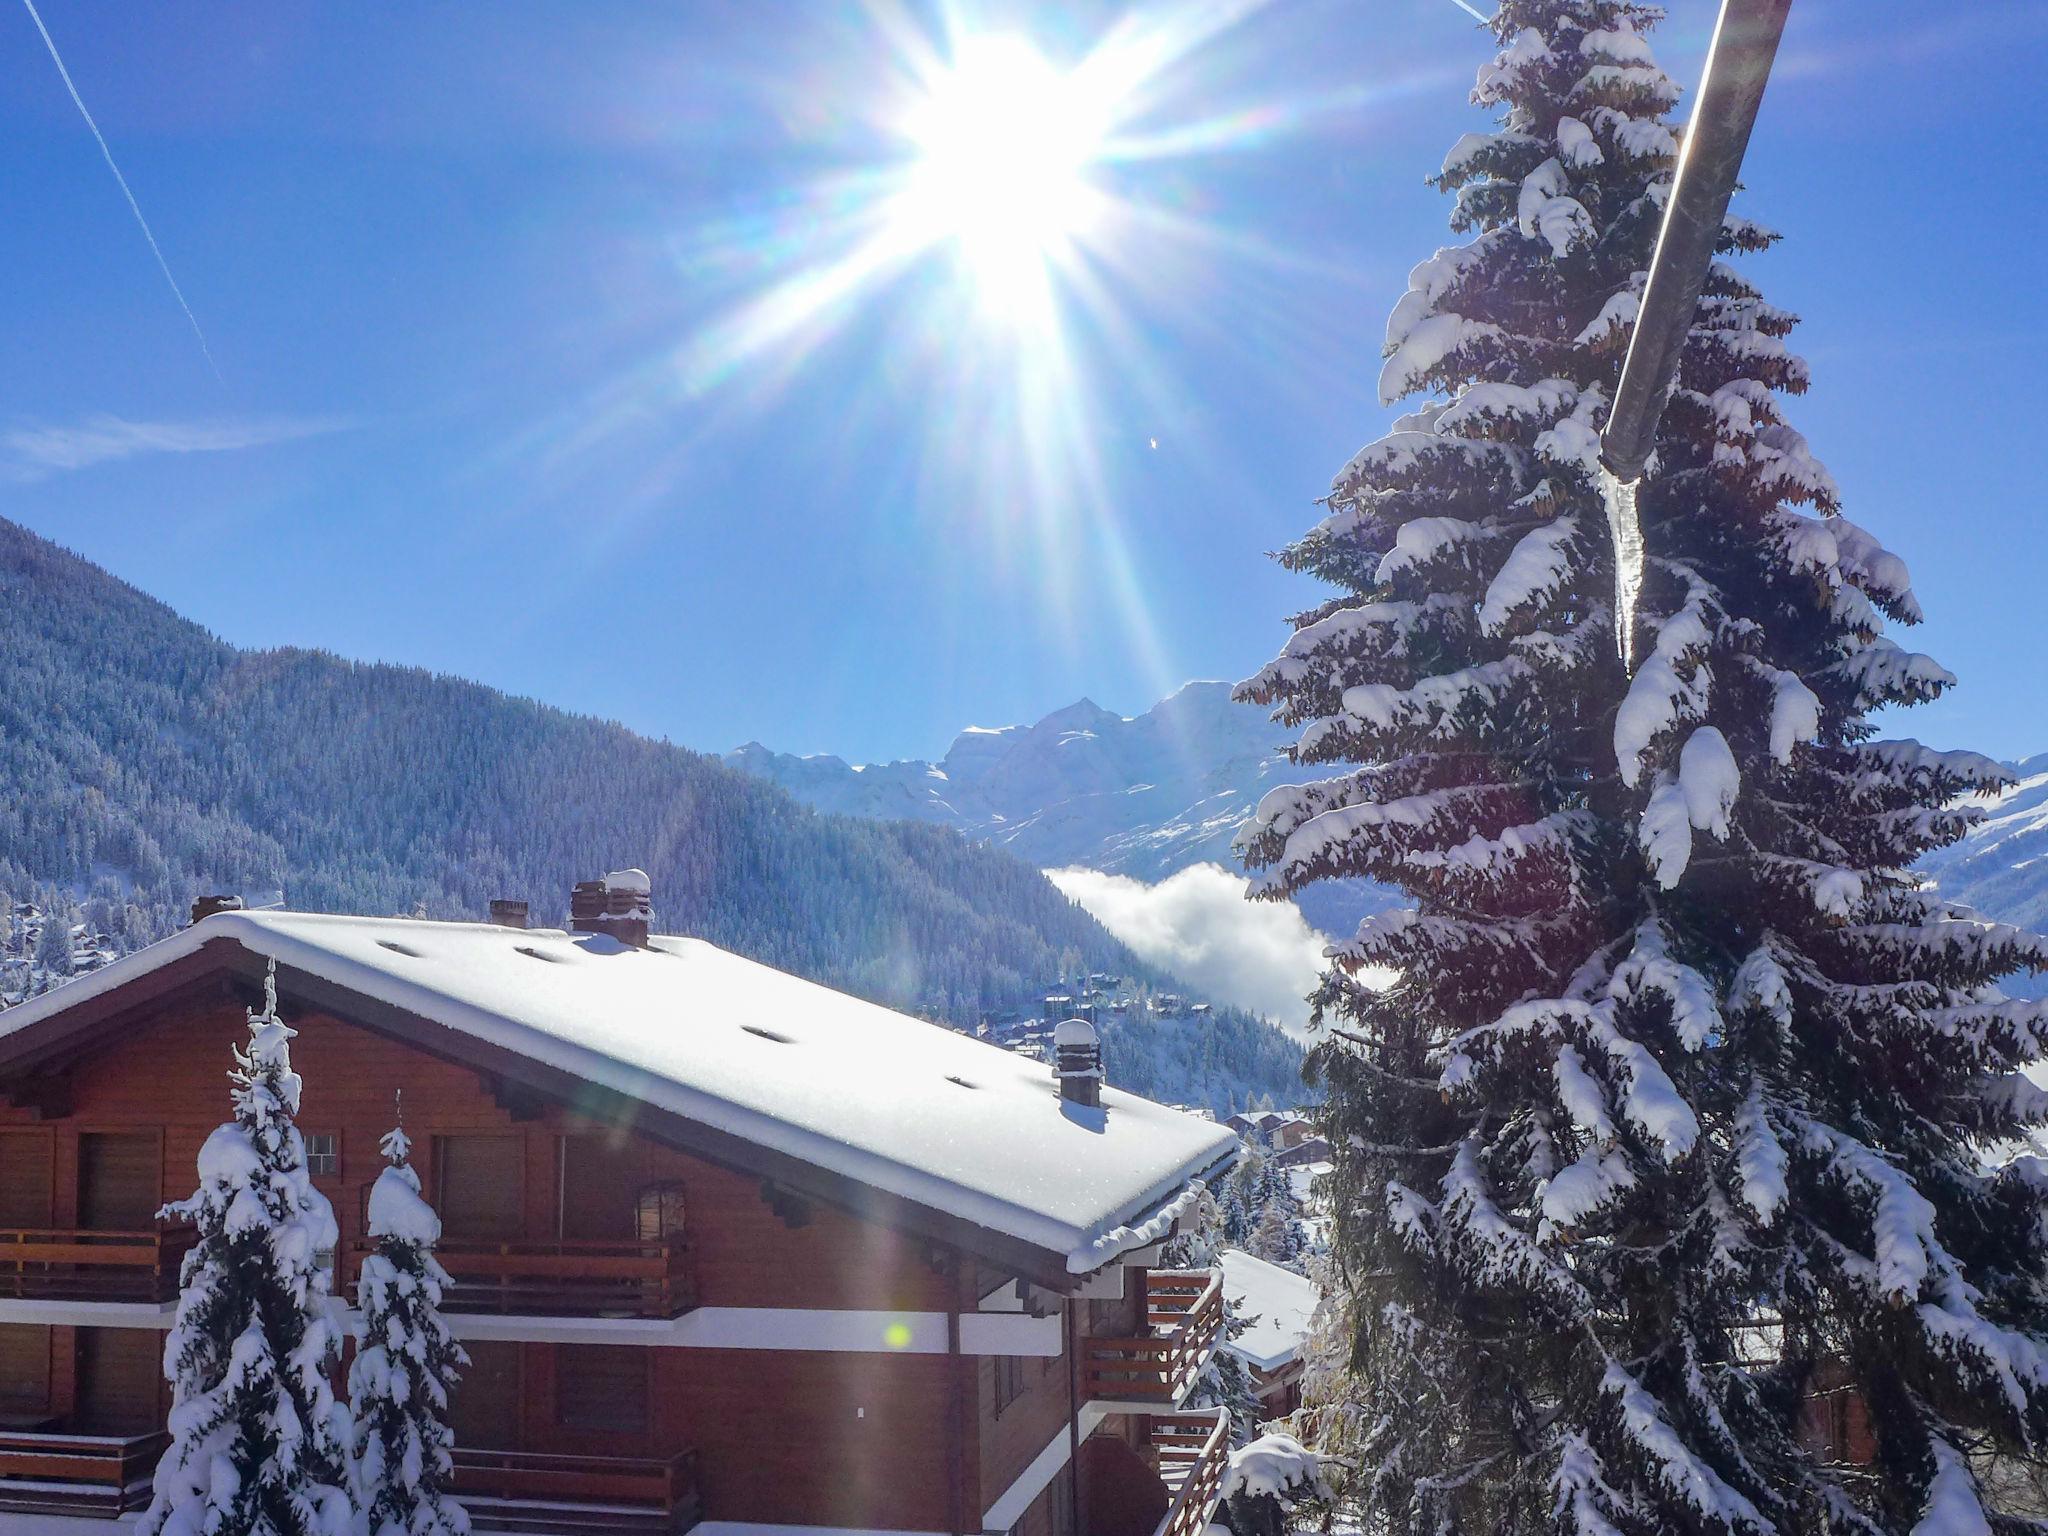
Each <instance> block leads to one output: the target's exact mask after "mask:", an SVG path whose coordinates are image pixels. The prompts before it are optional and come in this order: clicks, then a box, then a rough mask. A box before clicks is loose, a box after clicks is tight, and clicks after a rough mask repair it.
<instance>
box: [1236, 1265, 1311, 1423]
mask: <svg viewBox="0 0 2048 1536" xmlns="http://www.w3.org/2000/svg"><path fill="white" fill-rule="evenodd" d="M1217 1260H1218V1267H1219V1268H1220V1269H1221V1270H1222V1272H1223V1298H1224V1300H1225V1301H1226V1302H1227V1303H1228V1304H1229V1307H1230V1311H1231V1315H1232V1316H1234V1317H1236V1318H1238V1319H1239V1320H1240V1321H1241V1322H1242V1323H1243V1324H1244V1325H1245V1326H1244V1327H1243V1328H1242V1329H1241V1330H1240V1331H1239V1333H1238V1335H1237V1337H1236V1338H1233V1339H1226V1340H1224V1341H1223V1346H1222V1347H1223V1348H1224V1349H1227V1350H1228V1351H1230V1353H1231V1354H1233V1355H1236V1356H1237V1357H1238V1358H1239V1359H1240V1360H1242V1361H1244V1363H1245V1366H1246V1368H1247V1369H1249V1370H1250V1372H1251V1377H1252V1390H1253V1391H1254V1392H1256V1393H1257V1394H1258V1399H1259V1409H1260V1412H1261V1413H1262V1414H1263V1415H1264V1417H1265V1418H1268V1419H1283V1418H1285V1417H1287V1415H1288V1414H1290V1413H1292V1412H1294V1410H1295V1409H1297V1408H1299V1407H1300V1406H1301V1378H1302V1372H1303V1369H1304V1367H1305V1365H1306V1359H1305V1354H1306V1350H1307V1348H1308V1331H1309V1320H1310V1319H1311V1318H1312V1317H1313V1316H1314V1314H1315V1310H1316V1303H1317V1302H1318V1301H1319V1300H1321V1295H1320V1293H1319V1292H1318V1291H1317V1290H1316V1286H1315V1282H1314V1281H1312V1280H1308V1279H1306V1278H1304V1277H1303V1276H1301V1275H1297V1274H1295V1273H1294V1271H1293V1270H1290V1269H1282V1268H1281V1267H1280V1266H1279V1265H1278V1264H1269V1263H1267V1262H1266V1260H1264V1259H1261V1258H1255V1257H1254V1256H1253V1255H1251V1254H1249V1253H1246V1252H1245V1251H1244V1250H1243V1249H1241V1248H1226V1249H1224V1250H1223V1252H1221V1253H1220V1254H1218V1255H1217Z"/></svg>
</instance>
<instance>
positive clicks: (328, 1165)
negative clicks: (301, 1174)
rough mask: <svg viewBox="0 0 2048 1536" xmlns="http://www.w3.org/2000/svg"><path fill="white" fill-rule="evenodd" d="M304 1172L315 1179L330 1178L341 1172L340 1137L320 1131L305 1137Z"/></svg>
mask: <svg viewBox="0 0 2048 1536" xmlns="http://www.w3.org/2000/svg"><path fill="white" fill-rule="evenodd" d="M306 1172H308V1173H310V1174H311V1175H312V1176H313V1177H314V1178H316V1179H331V1178H334V1177H335V1176H337V1175H338V1174H339V1173H340V1172H341V1138H340V1137H339V1136H336V1135H334V1134H333V1133H331V1132H322V1133H320V1134H317V1135H313V1136H308V1137H307V1138H306Z"/></svg>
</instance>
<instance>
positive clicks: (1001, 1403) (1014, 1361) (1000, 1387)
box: [996, 1355, 1025, 1417]
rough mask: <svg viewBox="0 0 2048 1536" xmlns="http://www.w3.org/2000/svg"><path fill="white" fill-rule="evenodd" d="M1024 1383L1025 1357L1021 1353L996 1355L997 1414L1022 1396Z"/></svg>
mask: <svg viewBox="0 0 2048 1536" xmlns="http://www.w3.org/2000/svg"><path fill="white" fill-rule="evenodd" d="M1024 1392H1025V1385H1024V1358H1023V1356H1021V1355H997V1356H996V1415H997V1417H1001V1416H1002V1413H1003V1410H1004V1409H1006V1408H1008V1407H1009V1406H1010V1404H1012V1403H1014V1402H1015V1401H1017V1399H1018V1398H1020V1397H1022V1396H1023V1395H1024Z"/></svg>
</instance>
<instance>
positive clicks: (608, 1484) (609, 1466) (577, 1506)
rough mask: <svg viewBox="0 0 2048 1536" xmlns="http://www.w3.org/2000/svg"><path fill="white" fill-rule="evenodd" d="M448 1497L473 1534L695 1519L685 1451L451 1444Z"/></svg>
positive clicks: (576, 1533) (627, 1527) (622, 1527)
mask: <svg viewBox="0 0 2048 1536" xmlns="http://www.w3.org/2000/svg"><path fill="white" fill-rule="evenodd" d="M455 1494H456V1497H458V1498H459V1499H461V1500H462V1501H463V1503H464V1504H465V1505H466V1506H467V1508H468V1510H469V1518H470V1524H471V1525H472V1526H473V1527H474V1528H475V1529H477V1530H479V1531H521V1532H548V1533H550V1536H554V1533H561V1536H582V1533H589V1536H598V1533H603V1536H615V1533H618V1532H633V1531H640V1532H648V1533H661V1536H669V1533H678V1532H682V1531H687V1530H688V1529H689V1528H690V1527H691V1526H693V1525H695V1524H696V1523H697V1522H698V1521H699V1520H700V1519H702V1518H703V1502H702V1500H701V1498H700V1497H699V1495H698V1491H697V1457H696V1453H695V1452H693V1451H684V1452H683V1453H682V1454H681V1455H679V1456H671V1457H667V1458H662V1457H655V1456H562V1455H556V1454H554V1453H553V1452H545V1451H482V1450H475V1449H472V1448H471V1447H469V1446H457V1447H456V1448H455Z"/></svg>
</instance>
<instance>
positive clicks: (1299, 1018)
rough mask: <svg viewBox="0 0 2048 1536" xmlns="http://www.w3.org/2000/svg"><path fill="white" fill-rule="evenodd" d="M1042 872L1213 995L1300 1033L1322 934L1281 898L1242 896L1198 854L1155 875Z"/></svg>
mask: <svg viewBox="0 0 2048 1536" xmlns="http://www.w3.org/2000/svg"><path fill="white" fill-rule="evenodd" d="M1046 877H1047V878H1048V879H1050V880H1051V881H1052V883H1053V884H1054V885H1056V886H1058V887H1059V888H1060V889H1061V890H1062V891H1064V892H1066V894H1067V895H1068V896H1069V897H1071V898H1072V899H1073V900H1075V901H1077V902H1079V903H1080V904H1081V906H1082V907H1083V908H1084V909H1086V911H1087V912H1088V913H1089V915H1090V916H1092V917H1094V918H1095V920H1096V921H1097V922H1099V923H1101V924H1102V926H1103V927H1105V928H1107V929H1108V930H1109V931H1110V932H1111V933H1113V934H1115V935H1116V936H1117V937H1118V938H1119V939H1122V940H1123V941H1124V943H1126V944H1128V945H1129V946H1130V947H1131V950H1132V952H1133V953H1135V954H1136V955H1137V956H1138V958H1139V959H1141V960H1145V961H1149V962H1150V963H1151V964H1153V965H1156V966H1158V967H1159V968H1160V969H1162V970H1165V971H1169V972H1171V973H1172V974H1173V975H1175V976H1178V977H1179V978H1180V979H1181V980H1183V981H1185V982H1186V983H1187V984H1188V985H1189V986H1191V987H1194V988H1195V989H1197V990H1198V991H1200V992H1202V993H1203V994H1204V995H1206V996H1208V997H1211V998H1214V999H1215V1000H1216V1001H1217V1002H1220V1003H1234V1004H1236V1005H1237V1006H1238V1007H1240V1008H1250V1009H1252V1010H1254V1011H1255V1012H1258V1013H1263V1014H1265V1015H1266V1016H1267V1017H1268V1018H1271V1019H1272V1020H1274V1021H1275V1022H1276V1023H1279V1024H1281V1025H1283V1026H1285V1027H1286V1028H1287V1029H1288V1030H1289V1031H1290V1032H1291V1033H1293V1034H1296V1035H1299V1036H1302V1037H1303V1038H1306V1026H1307V1024H1308V1004H1307V1002H1306V1001H1305V1000H1304V999H1305V998H1306V997H1307V995H1308V993H1309V992H1310V991H1311V990H1312V989H1313V988H1314V987H1315V984H1316V978H1317V977H1318V976H1319V975H1320V974H1321V973H1322V970H1323V967H1324V965H1325V964H1326V963H1327V962H1325V961H1324V959H1323V947H1324V946H1325V945H1326V944H1328V943H1329V940H1328V939H1326V938H1324V937H1323V935H1321V934H1320V933H1318V932H1316V930H1315V929H1313V928H1311V927H1309V925H1308V920H1307V919H1306V918H1304V917H1303V916H1302V915H1301V913H1300V911H1299V910H1298V909H1296V907H1295V906H1294V904H1293V903H1292V902H1286V901H1247V900H1245V895H1244V879H1243V877H1242V876H1239V875H1233V874H1231V873H1230V872H1229V871H1228V870H1226V869H1224V868H1223V866H1222V865H1220V864H1196V865H1192V866H1190V867H1189V868H1187V869H1183V870H1181V871H1179V872H1178V873H1177V874H1172V875H1169V876H1167V877H1166V879H1164V880H1162V881H1160V882H1159V883H1158V884H1157V885H1147V884H1146V883H1145V882H1144V881H1142V880H1134V879H1132V878H1131V877H1130V876H1129V875H1106V874H1104V873H1102V872H1101V871H1100V870H1095V869H1050V870H1047V871H1046Z"/></svg>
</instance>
